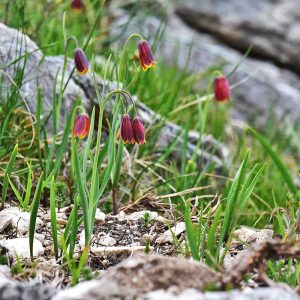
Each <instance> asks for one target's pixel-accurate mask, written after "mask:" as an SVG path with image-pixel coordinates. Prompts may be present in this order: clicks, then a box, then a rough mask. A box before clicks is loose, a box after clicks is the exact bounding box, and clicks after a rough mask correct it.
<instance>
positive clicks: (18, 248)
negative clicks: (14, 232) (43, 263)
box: [0, 238, 44, 258]
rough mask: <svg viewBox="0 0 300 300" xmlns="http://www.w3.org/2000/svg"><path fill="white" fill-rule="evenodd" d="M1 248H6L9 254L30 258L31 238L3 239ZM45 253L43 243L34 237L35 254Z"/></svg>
mask: <svg viewBox="0 0 300 300" xmlns="http://www.w3.org/2000/svg"><path fill="white" fill-rule="evenodd" d="M0 248H4V249H5V250H6V251H7V252H8V255H10V256H13V257H16V256H18V257H20V258H30V251H29V238H16V239H11V240H1V241H0ZM43 254H44V247H43V245H42V243H41V242H40V241H39V240H37V239H34V241H33V256H35V257H37V256H41V255H43Z"/></svg>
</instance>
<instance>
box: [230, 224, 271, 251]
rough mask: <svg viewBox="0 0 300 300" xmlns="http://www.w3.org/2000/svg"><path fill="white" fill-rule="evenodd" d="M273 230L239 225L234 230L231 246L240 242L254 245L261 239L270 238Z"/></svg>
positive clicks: (235, 245) (236, 245)
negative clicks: (239, 226)
mask: <svg viewBox="0 0 300 300" xmlns="http://www.w3.org/2000/svg"><path fill="white" fill-rule="evenodd" d="M273 234H274V231H273V230H271V229H256V228H250V227H246V226H241V228H239V229H237V230H236V231H235V232H234V237H235V238H234V239H233V240H232V243H231V247H238V246H239V245H241V244H244V243H246V244H249V245H256V244H258V243H260V242H263V241H268V240H272V237H273Z"/></svg>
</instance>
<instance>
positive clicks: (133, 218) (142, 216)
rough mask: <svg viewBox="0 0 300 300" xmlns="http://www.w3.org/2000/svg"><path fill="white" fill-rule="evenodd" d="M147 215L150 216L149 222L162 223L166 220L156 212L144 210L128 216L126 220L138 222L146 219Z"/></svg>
mask: <svg viewBox="0 0 300 300" xmlns="http://www.w3.org/2000/svg"><path fill="white" fill-rule="evenodd" d="M147 214H148V216H149V220H155V221H161V222H164V221H165V219H164V218H163V217H162V216H160V215H159V214H158V213H157V212H156V211H150V210H142V211H137V212H134V213H132V214H130V215H128V216H126V219H127V220H130V221H138V220H140V219H145V215H147Z"/></svg>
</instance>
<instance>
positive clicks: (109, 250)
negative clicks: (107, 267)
mask: <svg viewBox="0 0 300 300" xmlns="http://www.w3.org/2000/svg"><path fill="white" fill-rule="evenodd" d="M149 248H150V252H151V251H153V249H154V248H153V247H149ZM90 251H91V253H93V254H95V255H97V256H107V255H109V256H114V255H124V256H130V255H132V254H133V253H144V252H145V246H132V247H129V246H117V247H91V250H90Z"/></svg>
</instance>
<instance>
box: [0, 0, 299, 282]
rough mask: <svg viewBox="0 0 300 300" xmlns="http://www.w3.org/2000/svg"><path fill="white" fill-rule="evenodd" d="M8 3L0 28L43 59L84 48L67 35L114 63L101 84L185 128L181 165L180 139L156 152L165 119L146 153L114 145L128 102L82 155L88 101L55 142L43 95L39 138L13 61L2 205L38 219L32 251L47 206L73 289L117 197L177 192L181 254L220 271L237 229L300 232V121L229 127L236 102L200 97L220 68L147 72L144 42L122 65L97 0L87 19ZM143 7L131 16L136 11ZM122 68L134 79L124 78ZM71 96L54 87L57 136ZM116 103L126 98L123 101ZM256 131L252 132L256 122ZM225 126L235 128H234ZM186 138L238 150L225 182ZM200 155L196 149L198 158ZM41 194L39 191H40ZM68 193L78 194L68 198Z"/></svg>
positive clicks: (1, 139) (57, 8)
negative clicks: (78, 121)
mask: <svg viewBox="0 0 300 300" xmlns="http://www.w3.org/2000/svg"><path fill="white" fill-rule="evenodd" d="M6 3H7V4H6V5H3V7H1V8H0V20H1V21H2V22H3V21H4V22H6V23H7V24H8V25H9V26H11V27H14V28H17V29H20V30H23V31H24V32H25V33H27V34H28V35H29V36H30V37H31V38H32V39H33V40H34V41H35V42H36V43H37V45H39V46H40V47H41V48H42V50H43V52H44V53H45V55H64V54H65V55H66V57H72V53H73V50H74V47H75V45H74V44H73V43H71V44H70V47H69V48H68V51H66V52H65V44H66V40H65V37H66V36H65V35H67V36H72V35H74V36H75V37H76V38H77V40H78V42H79V45H81V46H82V47H83V46H86V54H87V56H88V57H89V58H92V57H93V56H101V58H102V60H103V61H104V62H105V64H103V65H98V64H96V63H93V62H92V61H90V63H91V64H92V65H94V67H95V70H96V71H97V73H98V74H99V75H100V76H102V77H103V78H104V79H107V80H111V81H114V80H120V79H123V80H122V81H123V82H124V84H125V86H128V85H129V84H130V86H129V87H128V89H127V90H128V92H129V93H130V94H131V95H137V96H138V99H139V101H142V102H143V103H145V104H146V105H147V106H149V107H150V108H152V109H153V110H154V111H156V112H157V113H159V114H160V115H161V116H163V118H164V120H166V121H167V120H170V121H172V122H175V123H176V124H178V125H181V126H182V128H183V131H182V133H181V135H180V137H181V138H183V141H184V142H183V145H182V149H181V162H180V163H179V162H178V161H176V160H175V159H170V153H171V152H172V150H173V149H174V147H175V146H176V144H177V138H179V136H178V137H177V138H175V139H174V141H173V142H172V143H171V144H170V145H169V146H168V147H167V148H166V149H157V148H156V146H155V142H156V139H157V136H158V134H159V131H160V129H161V127H162V126H163V122H161V123H159V124H155V125H154V126H152V128H151V129H150V130H149V131H147V143H146V144H145V145H140V146H139V147H138V149H136V147H133V146H130V145H129V146H128V145H123V143H122V142H116V140H117V135H118V128H119V126H120V115H121V114H120V112H121V111H123V110H124V106H123V104H121V103H122V102H121V101H122V100H120V101H117V102H116V105H115V107H114V114H113V115H114V117H113V118H112V119H111V120H108V121H109V122H108V128H109V137H108V139H107V140H106V142H105V144H104V145H101V143H100V141H101V130H99V131H98V133H97V136H95V135H93V132H92V131H91V132H90V135H89V136H88V138H87V142H86V144H85V148H84V149H83V150H82V147H80V146H81V144H82V142H81V141H78V140H77V139H75V138H71V134H70V133H71V129H72V126H73V124H74V118H75V115H76V113H77V112H78V111H80V110H81V109H82V108H81V107H80V99H79V100H78V102H76V103H74V105H73V108H72V112H70V115H69V118H68V120H67V123H66V126H65V130H64V132H63V134H62V135H60V134H58V132H57V131H56V130H54V138H53V140H52V141H48V140H47V137H49V136H48V133H47V129H46V127H45V124H44V122H43V120H42V119H41V115H42V112H43V99H42V96H41V94H40V91H39V90H38V91H37V99H38V105H37V111H36V115H35V118H36V122H35V124H34V130H35V133H36V135H35V136H33V134H32V130H33V128H32V126H24V124H25V125H26V124H28V122H29V124H31V123H32V122H31V121H30V119H29V117H28V115H27V109H26V106H25V105H24V99H22V97H21V96H20V93H19V89H20V87H21V86H22V84H23V72H24V63H26V60H24V61H21V60H18V61H16V62H15V64H14V65H15V67H16V72H15V75H14V78H13V82H14V84H11V89H10V90H8V91H6V92H5V88H4V86H5V84H6V83H5V78H6V76H5V68H4V69H3V66H0V69H1V70H2V71H3V74H2V73H1V74H2V75H3V76H1V77H0V91H1V92H2V93H1V95H3V93H4V96H3V98H2V99H1V101H2V104H1V109H0V145H1V148H0V158H1V166H0V176H1V183H2V206H3V205H4V204H5V203H8V193H10V195H14V201H13V202H14V205H18V206H20V207H21V208H22V209H23V210H27V211H30V213H31V221H30V246H31V250H32V243H33V237H34V236H33V235H34V229H35V219H36V215H37V210H38V207H39V206H40V205H42V204H43V205H46V206H47V207H48V208H50V211H51V224H52V235H53V241H54V250H55V256H56V257H57V258H58V257H60V256H63V257H64V258H65V261H66V262H67V265H68V267H69V270H70V272H71V274H72V275H73V279H72V280H73V281H72V283H73V284H76V283H77V281H78V279H79V277H80V272H81V270H82V269H83V267H84V264H85V262H86V260H87V255H88V252H87V250H86V252H85V254H84V255H83V256H82V259H81V260H80V262H76V261H75V260H74V259H73V253H74V246H75V241H76V233H77V231H78V228H79V226H82V225H83V226H84V228H85V234H86V235H85V241H86V246H87V247H88V246H89V241H90V237H91V233H92V230H93V226H94V217H95V210H96V208H97V206H98V205H100V204H99V203H100V202H101V203H102V205H101V206H100V207H101V209H103V210H106V211H107V212H110V211H111V210H112V198H113V197H115V196H116V195H117V196H118V199H119V200H120V202H121V204H126V203H128V202H131V201H134V200H136V199H138V198H140V197H142V195H145V193H147V192H154V193H156V194H158V195H165V194H170V193H176V192H178V193H179V195H178V196H176V197H172V198H171V200H170V201H172V204H174V207H175V209H176V210H175V215H176V216H177V217H178V218H179V217H182V218H184V219H185V222H186V225H187V232H186V237H187V248H186V249H181V250H180V252H181V253H184V254H185V255H187V256H189V255H191V256H192V257H193V258H194V259H196V260H202V261H204V262H206V263H207V264H209V265H210V266H212V267H214V268H216V269H220V268H221V266H222V261H223V258H224V256H223V255H224V252H223V254H222V253H221V250H222V248H223V247H225V249H226V248H227V247H228V246H229V243H230V241H231V234H232V232H233V231H234V229H235V228H237V227H239V226H240V225H247V226H251V227H256V228H265V227H268V228H273V229H274V231H275V233H278V234H281V235H282V236H283V238H290V237H295V236H296V234H299V228H298V227H297V224H298V223H299V192H298V187H297V186H296V185H295V181H296V180H295V179H296V178H297V176H298V174H297V172H298V165H297V161H298V159H299V156H300V147H299V141H298V139H297V130H298V124H288V128H289V132H290V133H289V134H286V132H284V131H282V130H279V129H277V128H276V126H274V119H272V116H271V114H270V120H269V121H268V124H267V126H266V129H265V130H264V131H262V132H257V131H254V130H253V129H250V130H249V129H248V128H246V129H245V130H235V128H232V126H231V124H230V119H229V115H230V109H231V106H232V105H234V104H231V103H226V104H225V105H221V106H220V105H218V104H217V103H214V102H213V101H211V100H209V101H208V100H207V99H208V98H209V97H208V96H209V94H210V93H211V87H210V86H208V88H207V90H200V89H197V88H196V86H197V82H198V81H199V80H203V81H205V82H207V81H209V80H210V79H211V78H212V74H213V71H215V70H217V69H218V67H219V66H211V68H210V69H209V70H204V71H202V72H199V73H190V72H188V71H187V70H182V69H180V68H179V67H178V65H176V64H174V65H169V64H167V63H166V62H165V61H163V60H160V61H159V62H158V64H157V66H156V67H155V68H153V69H150V70H148V71H147V72H142V71H141V70H140V69H139V68H138V61H137V60H136V59H135V58H134V55H135V52H136V40H135V41H132V40H131V41H129V43H128V47H126V49H125V51H124V57H123V58H122V57H121V52H122V49H123V46H124V42H123V41H124V40H126V38H127V37H126V36H121V37H120V36H110V35H108V34H107V32H108V28H107V27H106V26H107V24H108V23H107V21H108V19H109V17H110V16H111V13H112V12H111V11H110V10H109V9H108V8H107V6H104V8H103V9H96V8H97V7H100V6H101V3H102V1H100V0H99V1H98V0H94V1H92V0H90V1H88V0H87V1H86V5H87V9H86V12H85V13H84V14H74V13H73V12H72V11H71V10H70V7H69V1H42V0H37V1H32V0H23V1H21V0H20V1H16V3H14V2H13V1H6ZM134 9H135V8H134V7H131V10H132V12H134ZM38 11H43V13H42V14H40V13H37V12H38ZM142 17H145V16H144V15H143V16H142ZM62 20H64V22H63V23H64V27H63V25H62ZM162 20H163V17H162ZM162 32H163V25H162V26H161V28H160V31H159V32H158V33H157V34H156V35H155V36H154V37H150V40H151V41H152V42H153V44H154V45H157V44H158V43H159V42H160V39H161V38H162ZM154 48H155V47H154ZM95 61H96V59H95ZM22 63H23V64H22ZM120 64H121V65H120ZM122 68H123V69H125V70H126V72H124V73H123V69H122ZM120 69H122V70H121V71H120ZM124 74H125V76H123V75H124ZM120 77H121V78H120ZM96 92H97V100H98V102H99V106H100V117H101V118H102V112H103V110H104V102H105V99H104V95H100V94H99V91H98V89H96ZM5 93H6V94H5ZM62 94H63V86H62V85H60V88H59V90H58V91H55V90H54V89H53V114H52V116H51V117H50V120H49V122H52V123H53V124H54V127H55V126H56V125H57V124H58V121H59V110H60V106H61V100H62ZM118 99H122V96H121V95H119V98H118ZM235 101H239V99H235ZM101 118H100V119H99V120H98V119H96V117H95V113H94V112H93V114H92V115H91V123H92V128H93V125H94V122H97V123H98V124H99V125H100V126H99V128H101V123H102V119H101ZM248 125H249V127H251V126H252V125H253V124H248ZM226 128H229V131H228V130H227V131H225V129H226ZM290 129H291V130H290ZM189 130H195V131H197V132H199V134H200V136H202V135H203V134H211V135H213V136H214V137H215V138H216V139H217V140H220V141H221V142H223V143H224V144H225V145H226V146H227V147H228V148H229V150H230V157H229V159H228V160H226V161H224V168H223V173H222V174H218V175H217V174H216V170H215V166H214V164H213V163H210V164H208V165H206V166H205V167H203V164H199V161H197V157H196V155H195V154H194V155H192V157H188V155H187V142H188V140H187V136H188V131H189ZM33 137H34V138H33ZM125 147H126V150H127V151H128V152H129V154H130V157H129V159H130V162H131V164H132V170H134V174H132V176H129V175H128V173H127V171H126V170H127V165H126V160H127V159H128V156H125V154H124V151H125ZM201 147H202V145H201V143H200V142H199V144H198V149H201ZM93 149H96V150H95V151H93ZM66 160H68V161H66ZM68 163H69V164H68ZM68 165H69V166H68ZM63 169H64V170H65V169H67V170H68V172H69V174H70V176H69V178H68V179H67V180H65V181H63V180H62V177H63V176H62V175H63V174H62V173H63ZM15 179H18V182H20V185H19V186H20V188H17V185H16V184H15V182H14V180H15ZM199 187H206V188H203V189H199ZM32 190H35V193H34V194H33V192H32ZM67 190H69V191H71V192H70V193H69V194H67V192H66V191H67ZM42 191H44V192H47V193H48V194H49V195H50V197H49V199H48V200H47V199H46V201H44V194H43V192H42ZM185 191H189V192H188V193H185ZM47 193H46V194H47ZM216 196H217V197H216ZM216 199H217V201H216ZM100 200H101V201H100ZM198 200H199V201H198ZM69 201H71V202H72V203H74V207H73V210H72V213H71V215H70V218H69V220H68V223H67V225H66V230H65V231H64V234H63V236H61V235H60V232H59V230H58V228H57V227H56V212H55V206H56V205H57V206H59V207H61V206H64V205H69ZM64 202H65V203H64ZM192 208H193V210H192ZM79 210H80V211H82V212H83V217H82V218H79V217H78V211H79ZM195 211H196V216H197V219H198V222H195V221H194V220H195V218H193V222H192V217H194V215H193V214H194V213H195ZM145 220H146V217H145ZM297 222H298V223H297ZM177 242H178V241H177ZM177 242H176V239H175V237H174V243H175V244H177V246H178V247H179V248H181V246H180V245H179V242H178V243H177ZM281 268H285V270H287V273H288V274H289V275H288V276H282V275H281V274H280V271H279V270H280V269H281ZM299 268H300V264H299V262H296V261H293V260H288V261H287V262H286V261H280V262H272V261H269V262H268V274H269V275H270V277H271V278H272V279H274V280H280V281H285V282H287V283H288V284H291V285H293V286H295V285H297V281H298V280H299V276H298V275H299ZM293 270H296V271H295V272H293ZM295 274H298V275H297V276H296V275H295Z"/></svg>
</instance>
